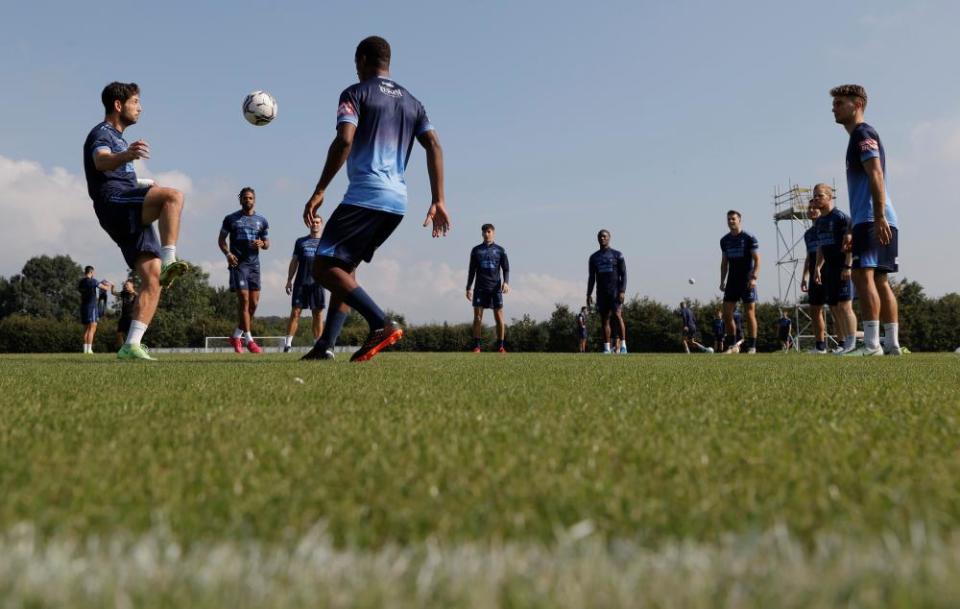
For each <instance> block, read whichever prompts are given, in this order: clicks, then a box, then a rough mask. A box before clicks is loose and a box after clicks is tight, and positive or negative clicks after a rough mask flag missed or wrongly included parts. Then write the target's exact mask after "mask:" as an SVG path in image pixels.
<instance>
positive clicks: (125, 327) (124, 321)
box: [110, 279, 137, 348]
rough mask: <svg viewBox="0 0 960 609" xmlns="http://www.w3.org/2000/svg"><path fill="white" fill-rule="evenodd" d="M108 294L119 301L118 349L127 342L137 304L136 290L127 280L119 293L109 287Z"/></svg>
mask: <svg viewBox="0 0 960 609" xmlns="http://www.w3.org/2000/svg"><path fill="white" fill-rule="evenodd" d="M110 292H111V293H112V294H113V297H114V298H116V299H118V300H119V301H120V319H118V320H117V347H118V348H119V347H121V346H123V342H124V341H125V340H127V333H128V332H129V331H130V323H131V322H132V321H133V309H134V307H135V306H136V304H137V289H136V288H135V287H134V285H133V282H132V281H130V280H129V279H127V280H126V281H124V282H123V287H122V288H121V289H120V291H119V292H118V291H117V290H116V289H114V288H113V286H111V287H110Z"/></svg>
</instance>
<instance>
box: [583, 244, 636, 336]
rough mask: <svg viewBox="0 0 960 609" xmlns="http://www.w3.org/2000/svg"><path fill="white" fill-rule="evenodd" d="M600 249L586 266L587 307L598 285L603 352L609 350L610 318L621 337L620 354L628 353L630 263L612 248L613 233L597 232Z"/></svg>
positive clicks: (591, 302) (590, 304) (598, 306)
mask: <svg viewBox="0 0 960 609" xmlns="http://www.w3.org/2000/svg"><path fill="white" fill-rule="evenodd" d="M597 243H599V244H600V249H598V250H597V251H595V252H594V253H593V254H591V255H590V260H589V261H588V264H587V307H590V306H592V305H593V286H594V284H596V286H597V312H598V313H599V314H600V323H601V325H602V327H603V352H604V353H612V351H611V350H610V318H611V317H612V318H613V323H615V324H616V325H617V329H618V330H619V334H618V336H620V337H621V342H620V349H619V353H626V352H627V338H626V337H627V329H626V326H625V325H624V323H623V299H624V297H625V296H626V292H627V261H626V260H625V259H624V258H623V254H621V253H620V252H618V251H617V250H615V249H613V248H611V247H610V231H608V230H606V229H604V230H601V231H600V232H599V233H597Z"/></svg>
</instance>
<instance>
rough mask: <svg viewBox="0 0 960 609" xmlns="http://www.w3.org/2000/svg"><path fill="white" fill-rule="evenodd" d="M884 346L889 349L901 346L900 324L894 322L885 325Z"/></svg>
mask: <svg viewBox="0 0 960 609" xmlns="http://www.w3.org/2000/svg"><path fill="white" fill-rule="evenodd" d="M883 334H884V340H883V346H884V347H885V348H886V349H887V350H889V349H896V348H897V347H899V346H900V324H898V323H896V322H894V323H890V324H883Z"/></svg>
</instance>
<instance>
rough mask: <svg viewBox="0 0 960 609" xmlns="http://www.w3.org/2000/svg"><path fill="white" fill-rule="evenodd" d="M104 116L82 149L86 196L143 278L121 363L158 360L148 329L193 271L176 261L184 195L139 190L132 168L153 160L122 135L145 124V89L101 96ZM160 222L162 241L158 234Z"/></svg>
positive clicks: (145, 148) (128, 86)
mask: <svg viewBox="0 0 960 609" xmlns="http://www.w3.org/2000/svg"><path fill="white" fill-rule="evenodd" d="M100 100H101V101H102V102H103V108H104V111H105V113H106V114H105V116H104V119H103V122H101V123H99V124H98V125H97V126H95V127H94V128H93V129H91V130H90V133H89V134H88V135H87V139H86V141H85V142H84V144H83V170H84V173H85V174H86V179H87V193H88V194H89V195H90V198H91V199H92V200H93V210H94V212H95V213H96V214H97V220H99V221H100V226H101V227H103V229H104V230H105V231H106V232H107V234H108V235H110V238H111V239H113V241H114V242H115V243H116V244H117V245H118V246H119V247H120V251H121V252H122V253H123V259H124V260H125V261H126V263H127V266H128V267H130V268H132V269H134V270H135V271H136V272H137V274H138V275H139V276H140V297H139V298H138V299H137V303H136V305H135V308H134V312H133V321H131V322H130V331H129V332H128V333H127V340H126V342H125V343H124V344H123V346H122V347H121V348H120V351H118V352H117V357H118V358H119V359H131V360H137V359H139V360H153V359H155V358H153V357H151V356H150V354H149V353H147V351H146V350H145V349H144V348H143V347H142V345H141V344H140V340H141V339H142V338H143V334H144V332H146V331H147V326H149V325H150V322H151V321H152V320H153V315H154V314H155V313H156V311H157V304H158V303H159V302H160V290H161V288H166V287H170V285H171V284H172V283H173V282H174V280H176V278H177V277H179V276H180V275H182V274H183V273H184V272H186V270H187V269H188V268H189V265H188V264H187V263H186V262H183V261H180V260H177V256H176V253H177V238H178V237H179V234H180V214H181V212H182V211H183V193H181V192H180V191H179V190H176V189H174V188H165V187H163V186H158V185H156V184H153V183H152V182H151V183H150V184H149V185H145V186H140V185H139V184H138V181H137V174H136V171H135V170H134V167H133V162H134V161H136V160H138V159H148V158H150V146H149V145H148V144H147V142H145V141H143V140H137V141H135V142H133V143H132V144H127V141H126V140H125V139H123V132H124V131H125V130H126V129H127V128H128V127H130V126H131V125H134V124H136V123H137V121H138V120H139V119H140V114H141V112H142V107H141V106H140V87H138V86H137V84H136V83H132V82H131V83H122V82H112V83H110V84H109V85H107V86H106V87H104V88H103V92H102V93H101V94H100ZM154 222H157V224H158V226H159V229H160V238H159V240H158V239H157V233H156V232H155V231H154V228H153V223H154Z"/></svg>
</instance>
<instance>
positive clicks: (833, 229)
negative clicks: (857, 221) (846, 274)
mask: <svg viewBox="0 0 960 609" xmlns="http://www.w3.org/2000/svg"><path fill="white" fill-rule="evenodd" d="M816 229H817V244H818V245H819V246H820V251H821V252H823V263H824V264H825V265H830V266H831V267H833V266H842V265H843V263H844V260H845V259H846V254H845V253H844V252H843V251H842V249H841V248H842V247H843V237H844V235H846V234H847V232H848V231H849V230H850V216H848V215H847V214H845V213H843V212H842V211H840V210H839V209H837V208H836V207H834V208H833V211H831V212H830V213H829V214H826V215H823V216H820V217H819V218H817V223H816Z"/></svg>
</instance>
